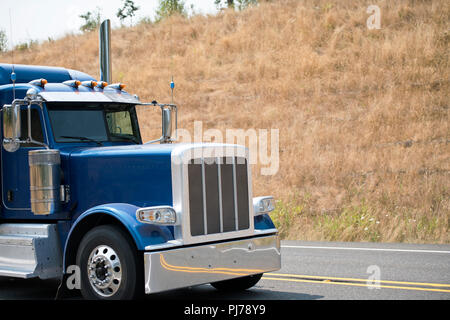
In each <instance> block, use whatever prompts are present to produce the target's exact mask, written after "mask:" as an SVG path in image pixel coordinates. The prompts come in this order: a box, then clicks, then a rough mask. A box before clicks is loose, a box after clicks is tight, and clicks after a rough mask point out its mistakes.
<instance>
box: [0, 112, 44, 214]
mask: <svg viewBox="0 0 450 320" xmlns="http://www.w3.org/2000/svg"><path fill="white" fill-rule="evenodd" d="M43 120H44V119H43V115H42V110H41V109H40V108H39V107H38V106H32V107H31V129H32V133H31V136H32V137H33V139H34V140H36V141H39V142H46V141H44V134H43V131H42V127H43V125H42V124H43V123H44V122H43ZM21 121H22V128H21V130H22V131H21V140H26V139H27V137H28V111H27V109H26V108H25V107H23V109H22V110H21ZM42 148H43V147H42V146H39V145H35V144H21V146H20V148H19V150H17V151H15V152H8V151H6V150H5V149H4V148H3V147H2V151H1V152H2V163H1V165H2V168H1V170H2V171H1V175H0V176H1V180H2V181H1V183H2V201H3V207H4V209H6V210H3V212H2V213H1V215H2V216H3V217H4V218H6V217H8V216H15V217H17V216H21V213H23V214H24V215H25V214H26V215H28V214H29V212H28V211H30V207H31V205H30V175H29V168H28V152H29V151H30V150H35V149H42Z"/></svg>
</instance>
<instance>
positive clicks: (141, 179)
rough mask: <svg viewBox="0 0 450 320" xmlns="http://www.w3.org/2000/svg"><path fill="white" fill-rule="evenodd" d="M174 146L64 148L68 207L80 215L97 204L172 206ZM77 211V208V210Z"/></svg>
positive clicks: (63, 160) (63, 161)
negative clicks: (172, 156) (68, 191)
mask: <svg viewBox="0 0 450 320" xmlns="http://www.w3.org/2000/svg"><path fill="white" fill-rule="evenodd" d="M173 149H174V146H173V145H170V144H167V145H128V146H114V147H97V148H80V147H78V148H74V149H61V150H60V151H61V160H62V166H63V170H64V183H65V184H66V185H69V186H70V198H71V199H73V200H70V202H69V203H68V205H67V206H68V207H70V208H72V210H74V211H75V212H74V214H75V215H78V214H81V213H82V212H84V211H86V210H88V209H89V208H92V207H94V206H97V205H102V204H107V203H128V204H134V205H136V206H139V207H145V206H155V205H172V177H171V153H172V150H173ZM74 208H76V209H74Z"/></svg>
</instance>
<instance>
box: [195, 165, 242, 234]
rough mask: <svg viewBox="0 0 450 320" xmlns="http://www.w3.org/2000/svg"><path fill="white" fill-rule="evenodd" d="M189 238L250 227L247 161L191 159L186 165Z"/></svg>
mask: <svg viewBox="0 0 450 320" xmlns="http://www.w3.org/2000/svg"><path fill="white" fill-rule="evenodd" d="M188 186H189V212H190V216H189V219H190V229H191V236H201V235H210V234H217V233H222V232H230V231H240V230H247V229H249V228H250V219H249V196H248V173H247V159H246V158H244V157H218V158H199V159H193V160H191V161H190V162H189V164H188Z"/></svg>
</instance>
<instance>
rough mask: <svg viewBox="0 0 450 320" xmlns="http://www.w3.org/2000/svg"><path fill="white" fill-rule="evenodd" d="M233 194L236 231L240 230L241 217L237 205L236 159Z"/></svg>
mask: <svg viewBox="0 0 450 320" xmlns="http://www.w3.org/2000/svg"><path fill="white" fill-rule="evenodd" d="M232 159H233V194H234V230H239V215H238V204H237V186H236V157H233V158H232Z"/></svg>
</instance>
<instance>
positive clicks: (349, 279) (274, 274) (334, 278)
mask: <svg viewBox="0 0 450 320" xmlns="http://www.w3.org/2000/svg"><path fill="white" fill-rule="evenodd" d="M265 275H269V276H283V277H293V278H307V279H325V280H343V281H356V282H367V281H368V279H357V278H337V277H324V276H307V275H300V274H287V273H265ZM377 282H380V283H391V284H403V285H416V286H427V287H448V288H450V284H442V283H426V282H407V281H391V280H378V281H377Z"/></svg>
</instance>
